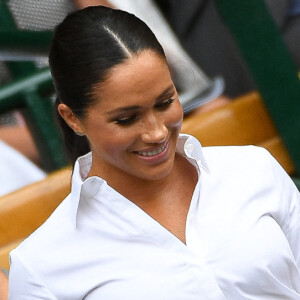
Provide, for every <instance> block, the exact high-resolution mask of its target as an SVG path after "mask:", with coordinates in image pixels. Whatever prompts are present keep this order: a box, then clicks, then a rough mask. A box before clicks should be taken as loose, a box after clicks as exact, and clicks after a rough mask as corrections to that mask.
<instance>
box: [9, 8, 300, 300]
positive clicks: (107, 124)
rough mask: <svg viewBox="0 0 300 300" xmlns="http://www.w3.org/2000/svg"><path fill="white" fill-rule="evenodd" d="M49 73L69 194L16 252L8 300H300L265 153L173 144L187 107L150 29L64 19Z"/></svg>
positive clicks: (299, 272) (135, 22) (101, 17)
mask: <svg viewBox="0 0 300 300" xmlns="http://www.w3.org/2000/svg"><path fill="white" fill-rule="evenodd" d="M49 62H50V68H51V72H52V75H53V79H54V82H55V87H56V91H57V96H58V98H57V101H56V107H57V111H58V113H59V116H60V120H61V126H62V129H63V131H64V134H65V141H66V144H67V146H68V149H69V153H70V157H71V158H72V161H73V162H74V164H75V165H74V170H73V176H72V189H71V193H70V195H69V196H68V197H67V198H66V199H65V200H64V201H63V202H62V203H61V204H60V205H59V207H58V208H57V209H56V210H55V212H54V213H53V214H52V215H51V216H50V218H49V219H48V220H47V221H46V222H45V223H44V224H43V225H42V226H41V227H40V228H39V229H38V230H37V231H35V232H34V233H33V234H32V235H31V236H30V237H29V238H27V239H26V240H25V241H24V242H23V243H21V245H20V246H18V247H17V248H16V249H15V250H13V251H12V252H11V254H10V255H11V268H10V276H9V277H10V279H9V285H10V290H9V293H10V299H11V300H15V299H17V300H19V299H112V300H117V299H130V300H140V299H164V300H171V299H172V300H182V299H185V300H196V299H197V300H199V299H244V298H248V299H254V298H256V299H258V298H257V296H258V295H259V296H258V297H259V299H270V298H277V299H296V298H300V236H299V231H300V222H299V218H300V194H299V192H298V190H297V188H296V187H295V185H294V184H293V182H292V180H291V179H290V178H289V176H288V175H287V174H286V173H285V171H284V170H283V169H282V168H281V167H280V165H279V164H278V163H277V162H276V161H275V159H274V158H273V157H272V156H271V155H270V154H269V153H268V152H267V151H266V150H264V149H261V148H258V147H252V146H244V147H242V146H241V147H230V146H227V147H207V148H205V147H204V148H203V147H201V144H200V143H199V141H198V140H196V139H195V138H194V137H192V136H190V135H187V134H179V132H180V129H181V124H182V119H183V110H182V106H181V103H180V101H179V98H178V94H177V91H176V88H175V86H174V83H173V81H172V78H171V75H170V71H169V67H168V63H167V60H166V57H165V53H164V50H163V48H162V47H161V45H160V44H159V42H158V40H157V39H156V37H155V36H154V34H153V33H152V31H151V30H150V29H149V28H148V27H147V25H146V24H145V23H144V22H142V21H141V20H140V19H138V18H136V17H135V16H134V15H132V14H129V13H127V12H124V11H121V10H114V9H110V8H107V7H102V6H98V7H88V8H85V9H83V10H80V11H77V12H75V13H72V14H71V15H69V16H68V17H67V18H66V19H65V20H64V21H63V22H62V23H61V24H60V25H59V26H58V27H57V29H56V30H55V34H54V39H53V42H52V46H51V51H50V55H49ZM258 283H259V284H258Z"/></svg>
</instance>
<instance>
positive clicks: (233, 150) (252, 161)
mask: <svg viewBox="0 0 300 300" xmlns="http://www.w3.org/2000/svg"><path fill="white" fill-rule="evenodd" d="M203 152H204V156H205V158H206V160H207V163H208V166H209V167H210V166H211V167H214V168H215V167H217V168H221V167H228V166H230V167H231V168H241V167H242V168H243V167H245V166H248V167H249V168H250V169H251V168H252V167H255V168H264V167H265V166H266V165H270V166H272V165H274V164H275V165H276V164H277V162H276V160H275V158H274V157H273V156H272V155H271V154H270V152H269V151H268V150H266V149H265V148H262V147H258V146H252V145H249V146H214V147H203Z"/></svg>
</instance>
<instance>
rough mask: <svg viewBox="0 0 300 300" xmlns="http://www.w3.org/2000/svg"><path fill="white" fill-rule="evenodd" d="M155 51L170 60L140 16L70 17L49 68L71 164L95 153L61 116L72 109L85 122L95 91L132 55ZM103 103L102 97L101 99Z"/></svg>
mask: <svg viewBox="0 0 300 300" xmlns="http://www.w3.org/2000/svg"><path fill="white" fill-rule="evenodd" d="M143 50H152V51H154V52H156V53H157V54H159V55H161V56H162V57H164V58H165V54H164V51H163V49H162V47H161V45H160V44H159V42H158V41H157V39H156V37H155V35H154V34H153V33H152V31H151V30H150V29H149V27H148V26H147V25H146V24H145V23H144V22H143V21H141V20H140V19H138V18H137V17H135V16H134V15H132V14H130V13H127V12H124V11H121V10H115V9H111V8H108V7H104V6H93V7H87V8H85V9H83V10H79V11H76V12H73V13H71V14H69V15H68V16H67V17H66V18H65V19H64V20H63V21H62V23H60V24H59V25H58V26H57V27H56V29H55V32H54V37H53V40H52V44H51V48H50V54H49V64H50V69H51V73H52V77H53V81H54V85H55V89H56V95H57V100H56V105H55V106H56V114H57V118H58V120H59V124H60V127H61V129H62V132H63V135H64V140H65V144H66V148H67V151H68V154H69V157H70V159H71V161H72V162H73V163H74V162H75V160H76V159H77V158H78V157H79V156H81V155H83V154H86V153H87V152H89V151H90V147H89V144H88V141H87V139H86V137H80V136H77V135H76V134H75V133H74V132H73V130H72V129H71V128H70V127H69V126H68V125H67V124H66V123H65V121H64V120H63V119H62V118H61V116H60V115H59V113H58V112H57V106H58V105H59V103H64V104H66V105H67V106H68V107H69V108H70V109H71V110H72V111H73V113H74V114H75V115H76V116H77V117H78V118H83V117H84V116H85V112H86V110H87V108H88V107H89V106H90V105H92V104H93V102H94V101H95V99H93V96H92V93H91V91H92V89H93V87H94V86H95V85H101V82H103V81H104V80H105V79H106V76H107V74H108V73H109V71H110V70H111V69H112V68H113V67H114V66H116V65H118V64H120V63H122V62H123V61H124V60H126V59H127V58H128V57H130V56H131V55H135V54H139V53H140V52H141V51H143ZM100 98H101V97H100Z"/></svg>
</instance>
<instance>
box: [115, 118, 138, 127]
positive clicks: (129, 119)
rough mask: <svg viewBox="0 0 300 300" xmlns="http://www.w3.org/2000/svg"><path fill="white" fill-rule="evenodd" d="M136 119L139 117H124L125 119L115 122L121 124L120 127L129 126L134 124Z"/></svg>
mask: <svg viewBox="0 0 300 300" xmlns="http://www.w3.org/2000/svg"><path fill="white" fill-rule="evenodd" d="M136 118H137V116H131V117H124V118H120V119H117V120H115V123H116V124H119V125H129V124H131V123H133V122H134V121H135V120H136Z"/></svg>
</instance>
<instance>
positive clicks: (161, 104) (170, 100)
mask: <svg viewBox="0 0 300 300" xmlns="http://www.w3.org/2000/svg"><path fill="white" fill-rule="evenodd" d="M174 101H175V99H174V98H170V99H168V100H166V101H163V102H161V103H158V104H156V105H155V106H156V107H157V108H164V107H167V106H169V105H170V104H172V103H173V102H174Z"/></svg>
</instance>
